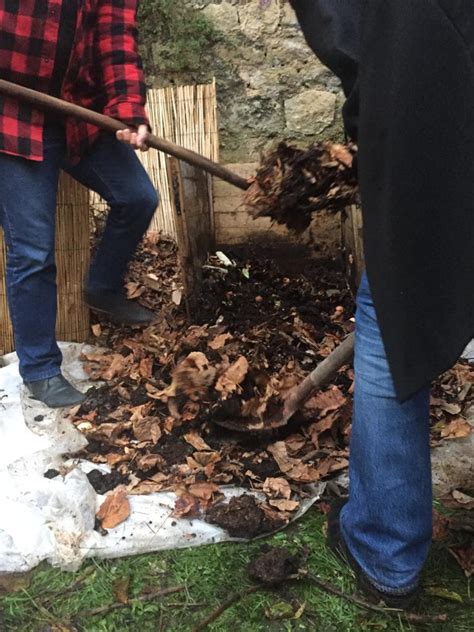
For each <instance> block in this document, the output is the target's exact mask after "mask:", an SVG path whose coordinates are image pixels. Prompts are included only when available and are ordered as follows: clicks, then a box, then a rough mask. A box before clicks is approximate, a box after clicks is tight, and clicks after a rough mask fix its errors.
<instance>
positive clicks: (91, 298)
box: [86, 292, 155, 325]
mask: <svg viewBox="0 0 474 632" xmlns="http://www.w3.org/2000/svg"><path fill="white" fill-rule="evenodd" d="M86 303H87V305H88V306H89V307H90V308H91V309H92V310H93V311H95V312H98V313H99V314H103V315H104V316H106V317H107V318H108V319H109V320H110V321H112V322H113V323H115V324H117V325H149V324H150V323H151V322H152V320H153V319H154V318H155V314H154V313H153V312H152V311H150V310H149V309H146V307H142V306H141V305H139V304H138V303H137V302H136V301H129V300H128V299H127V298H126V297H125V295H124V294H123V293H122V292H86Z"/></svg>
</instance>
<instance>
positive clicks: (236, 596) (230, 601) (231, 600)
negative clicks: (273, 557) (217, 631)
mask: <svg viewBox="0 0 474 632" xmlns="http://www.w3.org/2000/svg"><path fill="white" fill-rule="evenodd" d="M261 590H265V587H264V586H250V588H246V589H245V590H242V591H241V592H238V593H233V594H232V595H230V596H229V597H227V599H226V600H225V601H224V602H223V603H221V605H220V606H219V607H218V608H216V609H215V610H213V611H212V612H211V614H210V615H209V616H208V617H206V618H205V619H204V621H201V623H199V624H198V625H197V626H196V627H195V628H193V630H192V632H202V630H205V629H206V628H207V626H208V625H210V624H211V623H213V622H214V621H215V620H216V619H218V618H219V617H220V616H221V614H222V613H223V612H225V611H226V610H227V609H228V608H230V607H231V606H233V605H234V604H235V603H237V602H238V601H240V600H241V599H242V598H243V597H246V596H247V595H252V594H253V593H256V592H258V591H261Z"/></svg>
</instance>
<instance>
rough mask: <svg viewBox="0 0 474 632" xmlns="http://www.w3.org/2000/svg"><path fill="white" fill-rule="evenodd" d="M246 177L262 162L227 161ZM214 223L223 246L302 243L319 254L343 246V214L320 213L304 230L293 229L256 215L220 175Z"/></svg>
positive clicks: (336, 252) (334, 252)
mask: <svg viewBox="0 0 474 632" xmlns="http://www.w3.org/2000/svg"><path fill="white" fill-rule="evenodd" d="M226 166H227V167H228V168H229V169H230V170H231V171H233V172H235V173H237V174H239V175H240V176H242V177H243V178H249V177H251V176H252V175H254V174H255V172H256V170H257V168H258V163H254V162H252V163H238V164H228V165H226ZM213 195H214V225H215V236H216V244H217V246H219V247H221V248H225V247H226V246H239V245H245V244H248V243H252V244H262V246H271V245H276V244H277V245H279V246H280V247H281V248H282V249H284V247H285V244H291V245H292V246H294V245H297V244H300V245H301V246H302V247H303V246H304V247H306V248H307V249H308V250H310V251H311V252H312V254H313V255H314V256H316V257H318V258H327V257H336V256H339V255H340V248H341V218H340V216H339V214H332V213H331V214H329V213H325V212H321V213H318V214H317V215H316V216H315V218H314V220H313V222H312V223H311V226H310V227H309V228H308V230H306V231H305V232H304V233H302V234H300V235H297V234H295V233H291V232H290V231H288V229H287V228H285V227H284V226H279V225H276V224H272V223H271V221H270V219H267V218H259V219H253V218H252V216H251V215H250V214H249V212H248V211H247V209H246V208H245V206H244V205H243V203H242V191H240V190H239V189H237V188H236V187H234V186H233V185H231V184H228V183H227V182H223V181H222V180H219V179H217V178H214V181H213Z"/></svg>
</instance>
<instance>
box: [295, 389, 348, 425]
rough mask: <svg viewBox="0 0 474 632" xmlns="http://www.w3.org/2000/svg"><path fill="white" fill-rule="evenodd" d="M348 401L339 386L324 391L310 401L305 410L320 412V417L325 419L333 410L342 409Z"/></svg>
mask: <svg viewBox="0 0 474 632" xmlns="http://www.w3.org/2000/svg"><path fill="white" fill-rule="evenodd" d="M346 401H347V397H346V396H345V395H343V393H342V391H341V390H340V389H339V388H338V387H337V386H332V387H331V388H330V389H328V390H326V391H322V392H320V393H318V394H317V395H314V396H313V397H311V399H309V400H308V401H307V402H306V404H305V406H304V409H305V410H318V411H319V417H320V418H322V417H325V416H326V415H327V414H328V413H330V412H331V411H333V410H337V409H339V408H341V406H343V405H344V404H345V403H346Z"/></svg>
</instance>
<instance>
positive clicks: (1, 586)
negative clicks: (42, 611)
mask: <svg viewBox="0 0 474 632" xmlns="http://www.w3.org/2000/svg"><path fill="white" fill-rule="evenodd" d="M30 584H31V573H29V572H28V573H0V596H1V595H9V594H11V593H16V592H20V590H26V589H27V588H28V587H29V585H30Z"/></svg>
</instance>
